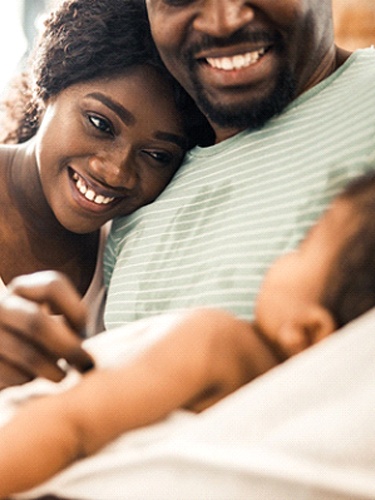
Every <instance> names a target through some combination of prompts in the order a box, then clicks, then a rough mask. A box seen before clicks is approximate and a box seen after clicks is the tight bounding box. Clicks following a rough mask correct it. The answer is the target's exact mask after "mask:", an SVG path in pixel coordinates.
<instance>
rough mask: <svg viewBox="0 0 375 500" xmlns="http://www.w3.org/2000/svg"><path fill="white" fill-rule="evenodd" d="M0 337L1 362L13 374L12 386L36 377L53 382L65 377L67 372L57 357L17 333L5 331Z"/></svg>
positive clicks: (0, 332) (1, 332)
mask: <svg viewBox="0 0 375 500" xmlns="http://www.w3.org/2000/svg"><path fill="white" fill-rule="evenodd" d="M0 336H1V352H0V360H1V361H2V363H3V364H4V365H7V368H8V372H9V373H11V376H12V381H11V384H10V385H16V384H21V383H24V382H25V381H28V380H32V379H34V378H36V377H44V378H47V379H49V380H52V381H53V382H59V381H60V380H62V379H63V378H64V377H65V375H66V372H65V371H64V370H62V369H61V367H60V366H59V365H58V364H57V362H58V359H59V358H57V357H56V356H54V355H51V354H50V353H46V352H45V351H44V350H43V349H40V348H39V347H37V346H36V345H35V344H33V343H31V342H28V341H27V339H25V338H24V337H21V336H19V335H17V332H12V331H9V330H3V331H0ZM23 379H24V380H23ZM8 384H9V382H8Z"/></svg>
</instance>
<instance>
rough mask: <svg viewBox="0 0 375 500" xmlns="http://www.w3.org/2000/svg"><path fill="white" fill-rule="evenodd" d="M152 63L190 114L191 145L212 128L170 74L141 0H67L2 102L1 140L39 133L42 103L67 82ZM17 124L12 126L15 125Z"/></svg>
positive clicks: (46, 25)
mask: <svg viewBox="0 0 375 500" xmlns="http://www.w3.org/2000/svg"><path fill="white" fill-rule="evenodd" d="M140 64H151V65H154V66H156V67H158V68H159V70H160V71H161V72H164V73H165V75H166V77H167V78H169V79H170V80H171V82H172V83H173V86H174V89H175V93H174V97H175V100H176V104H177V106H178V107H179V108H180V109H181V110H182V111H183V115H184V116H185V117H186V120H185V121H186V131H187V134H188V136H189V139H190V146H193V145H195V144H196V143H198V142H199V138H200V135H201V136H202V139H203V141H204V140H205V139H204V138H205V135H206V133H208V134H210V129H209V127H208V124H207V122H206V120H205V118H204V117H203V115H201V113H200V112H198V110H197V108H196V106H195V104H194V103H193V101H192V99H191V98H190V97H189V96H188V95H187V94H186V93H185V91H184V90H183V89H182V88H181V87H180V85H179V84H178V83H177V82H176V81H175V80H174V79H173V78H172V77H171V76H170V75H169V73H168V72H167V70H166V69H165V68H164V65H163V64H162V62H161V59H160V58H159V56H158V53H157V51H156V49H155V46H154V44H153V41H152V37H151V33H150V28H149V23H148V19H147V13H146V7H145V2H144V1H143V0H67V1H65V2H63V3H62V4H61V5H60V6H59V7H58V8H57V9H56V10H55V11H52V12H51V14H50V15H49V17H48V18H47V19H46V20H45V22H44V29H43V30H42V32H41V33H40V35H39V38H38V40H37V43H36V46H35V48H34V50H33V52H32V54H31V57H30V60H29V67H30V70H29V72H28V73H27V72H25V73H23V74H22V75H20V76H19V77H17V78H16V79H15V80H14V82H13V83H14V84H13V85H11V86H10V90H9V93H8V96H7V98H6V99H5V100H4V103H3V108H4V109H5V111H6V113H7V118H6V119H5V123H4V126H5V127H7V134H6V137H5V139H3V142H7V143H11V142H13V143H19V142H24V141H26V140H28V139H29V138H30V137H32V136H33V135H35V133H36V131H37V129H38V127H39V120H40V116H41V113H42V112H43V108H44V103H46V102H47V101H48V99H50V98H51V97H53V96H56V95H57V94H59V93H60V92H61V91H63V90H64V89H66V88H67V87H69V86H71V85H73V84H75V83H79V82H84V81H89V80H92V79H95V78H102V77H107V76H116V75H118V74H120V73H121V72H123V71H124V69H126V68H129V67H131V66H136V65H140ZM12 129H13V130H12Z"/></svg>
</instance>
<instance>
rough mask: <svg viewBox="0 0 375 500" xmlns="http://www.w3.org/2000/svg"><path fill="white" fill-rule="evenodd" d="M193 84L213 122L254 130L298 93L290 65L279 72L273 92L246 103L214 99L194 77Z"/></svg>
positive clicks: (201, 106) (278, 111) (200, 101)
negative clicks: (229, 102) (217, 101)
mask: <svg viewBox="0 0 375 500" xmlns="http://www.w3.org/2000/svg"><path fill="white" fill-rule="evenodd" d="M193 74H194V73H193ZM193 84H194V86H195V92H196V93H195V96H194V99H195V100H196V103H197V105H198V107H199V108H200V109H201V111H202V112H203V114H205V115H206V117H207V118H208V119H209V121H210V122H211V123H214V124H215V125H218V126H219V127H221V128H232V129H233V128H238V129H250V130H256V129H259V128H262V127H263V126H264V125H265V124H266V123H267V122H268V120H270V118H272V117H273V116H276V115H278V114H280V113H281V112H282V111H283V110H284V109H285V107H286V106H287V105H288V104H290V103H291V102H292V101H293V100H294V99H295V97H296V95H297V85H296V81H295V78H294V77H293V75H292V72H291V71H290V70H289V69H284V70H283V71H281V72H280V73H279V77H278V80H277V83H276V85H275V88H274V90H273V91H272V92H271V93H270V94H269V95H266V96H265V97H263V98H260V99H258V100H256V101H253V102H251V103H249V104H248V105H246V103H241V104H240V105H222V104H220V103H212V102H211V101H210V100H209V98H208V97H207V95H206V92H205V89H204V87H203V88H202V86H201V85H200V83H199V82H198V81H193ZM234 92H235V90H234Z"/></svg>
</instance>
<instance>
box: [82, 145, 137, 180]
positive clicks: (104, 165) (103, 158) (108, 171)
mask: <svg viewBox="0 0 375 500" xmlns="http://www.w3.org/2000/svg"><path fill="white" fill-rule="evenodd" d="M89 163H90V171H91V172H92V175H93V176H94V177H95V178H96V179H97V180H99V181H101V182H102V183H103V184H106V185H107V186H108V187H112V188H116V189H126V190H131V189H134V188H135V186H136V184H137V179H138V176H137V170H136V165H135V160H134V157H133V155H132V154H131V151H122V152H121V153H120V152H111V153H110V154H101V155H95V156H92V157H91V158H90V162H89Z"/></svg>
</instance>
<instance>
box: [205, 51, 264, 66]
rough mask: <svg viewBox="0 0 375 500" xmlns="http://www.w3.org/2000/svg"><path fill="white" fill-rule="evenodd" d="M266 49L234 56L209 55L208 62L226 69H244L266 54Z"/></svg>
mask: <svg viewBox="0 0 375 500" xmlns="http://www.w3.org/2000/svg"><path fill="white" fill-rule="evenodd" d="M265 51H266V50H265V49H261V50H257V51H256V52H247V53H246V54H238V55H236V56H233V57H207V58H206V61H207V63H208V64H209V65H210V66H212V67H213V68H216V69H222V70H224V71H233V70H235V69H242V68H247V67H248V66H251V64H254V63H256V62H257V61H258V60H259V59H260V57H262V56H263V55H264V54H265Z"/></svg>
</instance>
